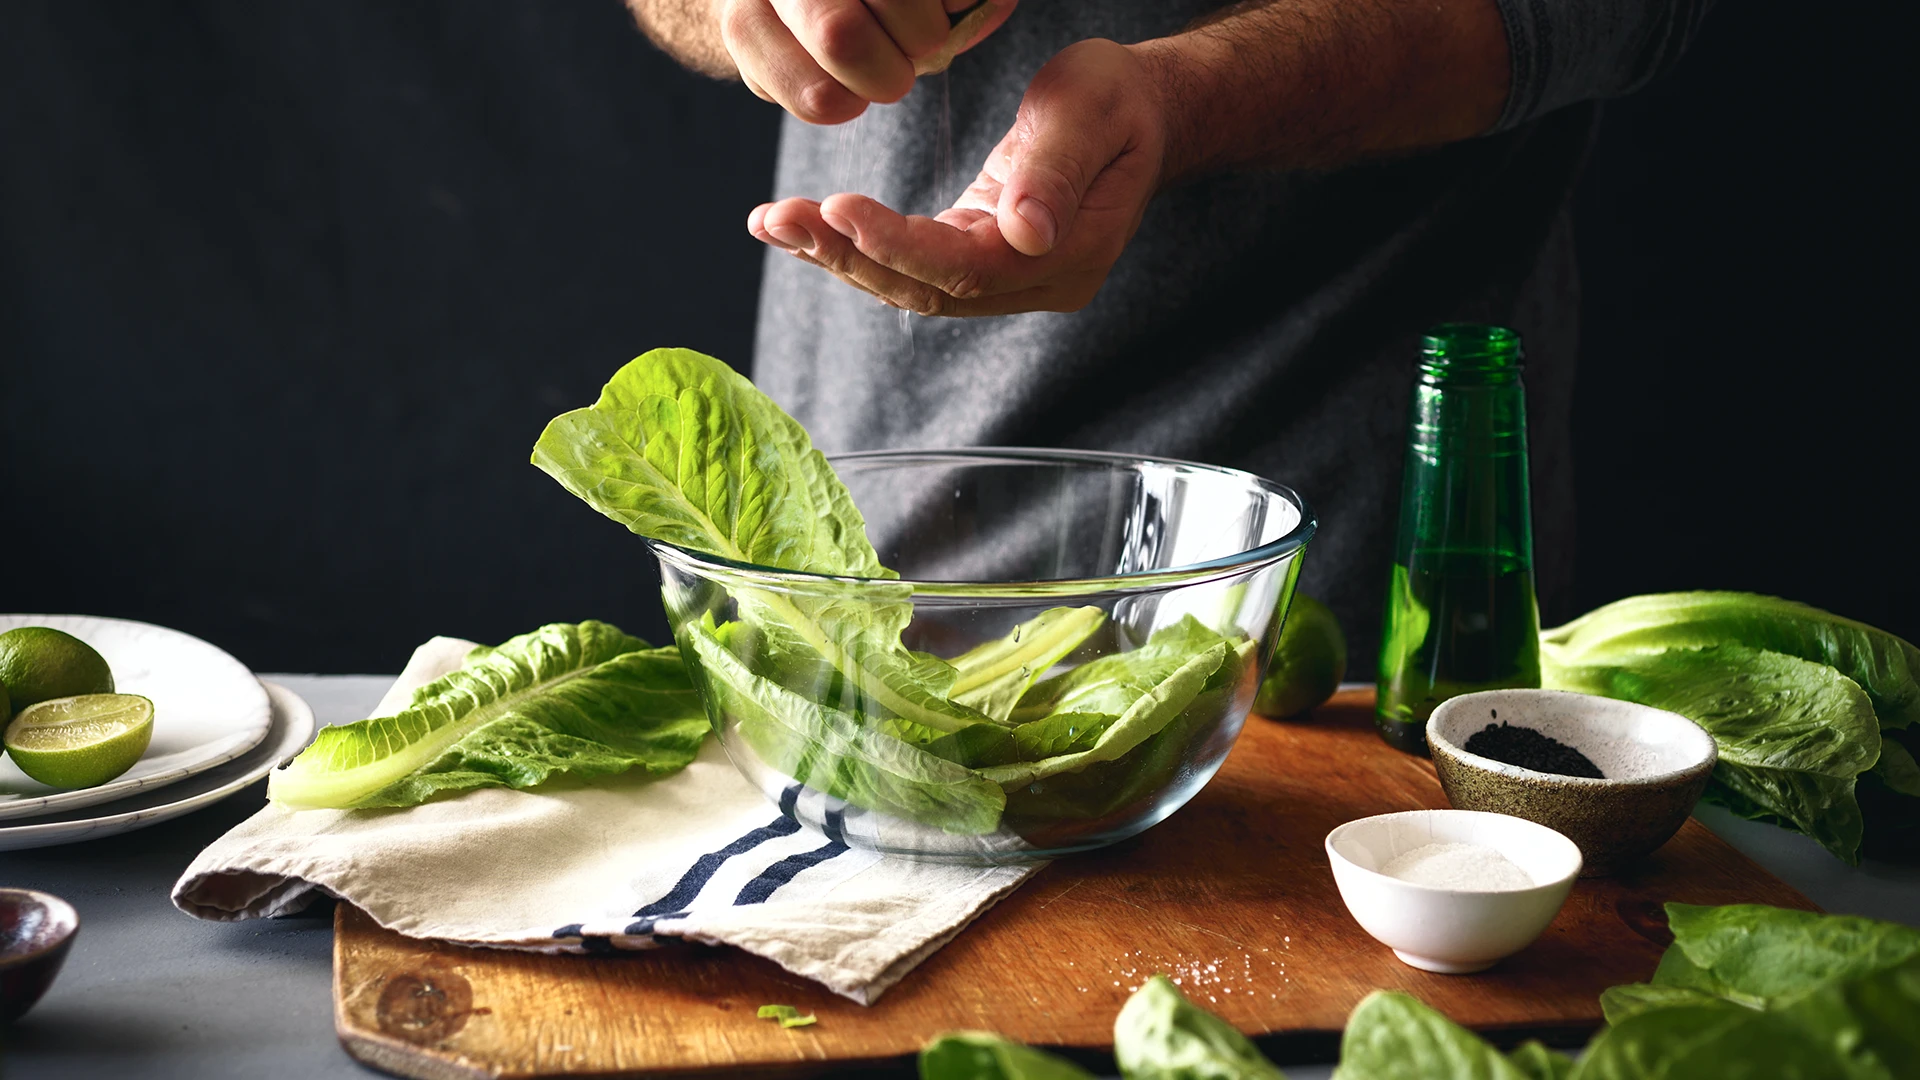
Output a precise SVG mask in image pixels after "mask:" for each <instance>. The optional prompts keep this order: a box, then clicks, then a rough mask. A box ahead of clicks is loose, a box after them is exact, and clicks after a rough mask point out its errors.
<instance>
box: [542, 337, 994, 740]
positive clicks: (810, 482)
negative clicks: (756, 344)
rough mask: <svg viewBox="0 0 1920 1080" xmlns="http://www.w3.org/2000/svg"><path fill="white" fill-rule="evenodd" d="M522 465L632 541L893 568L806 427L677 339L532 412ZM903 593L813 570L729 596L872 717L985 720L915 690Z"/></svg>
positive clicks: (872, 574)
mask: <svg viewBox="0 0 1920 1080" xmlns="http://www.w3.org/2000/svg"><path fill="white" fill-rule="evenodd" d="M533 463H534V464H535V465H538V466H539V467H540V468H541V469H543V470H545V471H546V472H547V473H548V474H549V475H551V476H552V477H553V478H554V479H556V480H558V481H559V482H560V483H561V484H562V485H563V486H565V487H566V488H567V490H569V491H571V492H573V493H574V494H575V495H578V496H579V497H580V498H582V499H584V500H586V501H587V502H588V503H589V504H590V505H592V506H593V507H594V508H595V509H596V510H599V511H600V512H601V513H603V514H605V515H607V516H608V517H610V518H612V519H614V520H615V521H618V522H620V523H621V524H623V525H625V526H626V527H627V528H629V529H631V530H632V531H634V532H636V533H639V534H640V535H642V536H647V537H651V538H653V539H655V540H660V541H664V542H666V543H669V544H674V545H677V546H679V547H682V548H688V549H691V550H694V551H701V552H705V553H707V554H710V555H717V556H720V557H721V558H724V559H729V560H732V561H735V562H741V563H750V564H755V565H759V566H767V567H774V568H777V569H782V570H797V571H804V572H808V573H814V574H824V575H844V576H852V577H858V578H867V579H880V578H893V577H896V576H897V575H895V574H894V573H893V571H891V570H889V569H887V568H886V567H885V566H882V565H881V564H880V559H879V556H878V555H877V554H875V552H874V550H873V545H872V544H871V543H870V542H869V541H868V540H867V535H866V521H865V519H864V518H862V517H861V516H860V511H859V510H858V509H857V508H855V506H854V504H853V499H852V497H851V496H850V495H849V494H848V493H847V489H846V486H845V485H844V484H842V483H841V482H840V478H839V477H838V476H836V475H835V474H834V472H833V468H832V467H831V466H830V465H828V464H827V459H826V457H825V456H824V455H822V454H821V453H820V451H818V450H817V449H814V447H813V444H812V442H811V440H809V439H808V437H807V433H806V430H805V429H804V428H802V427H801V426H800V424H799V423H798V422H797V421H795V420H794V419H793V418H792V417H791V416H788V415H787V414H786V413H785V412H783V411H781V409H780V407H779V406H778V405H776V404H774V402H773V400H772V399H771V398H768V397H767V396H766V395H765V394H763V393H761V392H760V391H759V390H758V389H757V388H755V387H754V385H753V384H752V383H751V382H749V381H748V380H747V379H746V378H745V377H744V376H742V375H740V374H739V373H738V372H736V371H734V370H733V369H732V368H730V367H728V366H727V365H726V364H724V363H721V362H720V361H718V360H715V359H714V358H713V357H710V356H706V355H704V354H701V353H697V352H693V351H692V350H689V349H655V350H653V351H652V352H649V353H647V354H645V355H643V356H640V357H638V358H636V359H635V360H633V361H631V362H630V363H628V364H627V365H626V366H625V367H622V368H621V369H620V370H619V371H617V372H615V373H614V376H613V378H612V379H611V380H609V381H608V383H607V385H606V387H605V389H604V390H602V391H601V394H600V399H599V400H598V401H596V402H595V403H594V404H593V405H592V406H590V407H588V408H584V409H575V410H573V411H572V412H568V413H563V414H561V415H560V416H557V417H555V418H554V419H553V420H552V421H551V422H550V423H548V425H547V428H546V430H545V431H543V432H542V433H541V435H540V439H539V441H538V442H537V443H535V444H534V450H533ZM911 595H912V594H911V591H910V590H909V589H908V588H907V587H906V586H904V585H903V586H901V587H899V589H898V590H897V591H894V592H892V593H890V592H889V591H888V590H887V589H886V588H884V586H882V585H880V584H879V583H877V582H875V581H865V582H859V583H842V582H836V581H832V580H830V579H825V578H823V579H821V580H819V581H817V582H814V583H812V584H811V585H809V586H807V587H804V588H803V587H794V588H790V589H755V588H744V589H739V590H736V591H735V593H734V600H735V602H736V603H737V604H738V606H739V608H740V613H741V617H742V618H743V619H745V620H746V621H748V622H751V623H755V624H764V625H767V626H769V627H772V626H778V627H781V628H784V629H785V630H788V631H791V632H792V634H793V635H794V636H795V637H797V638H798V639H800V640H801V641H803V642H804V643H805V644H806V646H807V648H808V649H809V650H811V651H812V652H813V653H814V654H816V655H818V656H820V657H821V658H822V659H823V660H825V661H826V662H827V663H828V664H830V665H831V666H832V667H834V668H835V669H836V670H838V671H839V672H840V673H841V674H842V675H843V676H845V679H846V682H847V684H848V687H849V689H850V691H851V692H852V693H854V694H857V695H858V696H859V697H860V698H861V699H864V700H870V701H872V702H874V703H875V704H876V705H877V706H878V707H879V709H880V710H882V711H883V712H884V713H885V714H887V715H892V716H898V717H901V718H903V719H907V720H911V721H913V722H914V723H917V724H921V725H923V726H926V727H931V728H936V729H939V730H941V731H948V732H952V731H958V730H960V729H962V728H964V727H966V726H968V725H970V724H974V723H979V722H982V721H985V720H986V719H987V717H986V716H985V714H983V713H981V712H979V711H978V710H977V709H973V708H971V707H969V706H966V705H963V704H959V703H957V702H954V701H951V700H949V699H948V697H947V696H946V694H945V692H944V690H942V689H936V688H934V687H931V686H929V685H928V684H927V683H926V681H925V679H924V678H923V676H924V674H925V672H923V671H921V670H920V660H919V658H918V657H917V656H916V655H915V654H913V653H910V652H908V650H907V649H905V648H904V647H903V646H902V645H901V644H900V631H901V630H902V629H904V628H905V626H906V624H907V623H908V621H909V620H911V618H912V616H913V609H912V606H911V604H910V603H908V601H909V599H910V597H911ZM863 711H864V710H863Z"/></svg>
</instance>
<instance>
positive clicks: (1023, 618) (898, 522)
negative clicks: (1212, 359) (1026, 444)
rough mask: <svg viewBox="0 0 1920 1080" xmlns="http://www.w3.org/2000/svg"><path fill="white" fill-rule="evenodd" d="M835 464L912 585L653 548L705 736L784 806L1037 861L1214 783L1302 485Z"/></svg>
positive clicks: (1016, 458) (970, 465) (1272, 635)
mask: <svg viewBox="0 0 1920 1080" xmlns="http://www.w3.org/2000/svg"><path fill="white" fill-rule="evenodd" d="M832 461H833V465H834V468H835V470H836V471H837V472H838V473H839V474H840V477H841V479H842V480H843V481H845V483H846V485H847V487H848V488H849V489H850V490H851V492H852V494H853V499H854V503H855V505H857V506H858V507H859V508H860V510H861V512H862V513H863V514H864V515H865V517H866V521H867V534H868V536H869V537H870V538H871V539H872V541H873V543H874V547H875V548H876V549H877V550H878V552H879V554H880V558H881V561H882V562H883V563H884V564H885V565H886V566H887V567H888V568H890V569H892V570H894V571H895V572H897V573H898V574H900V579H899V580H890V579H877V578H849V577H830V576H825V575H820V574H809V573H798V572H794V571H787V570H775V569H770V568H767V567H761V566H752V565H746V564H742V563H735V562H731V561H729V560H726V559H722V558H719V557H717V556H713V555H708V554H704V553H702V552H697V551H690V550H686V549H684V548H679V547H675V546H673V545H671V544H666V543H661V542H658V541H649V542H648V543H649V545H650V546H651V547H652V548H653V550H654V553H655V554H656V555H658V556H659V559H660V566H661V574H662V578H663V589H662V592H663V596H664V598H665V601H666V610H667V617H668V619H669V620H671V622H672V624H673V628H674V635H675V638H676V640H677V641H678V642H679V644H680V649H681V653H682V655H683V656H685V658H686V660H687V665H688V669H689V670H690V671H691V672H692V674H693V679H694V683H695V684H696V685H697V686H698V687H699V688H700V693H701V695H702V697H703V699H704V701H705V703H706V707H707V713H708V715H709V716H710V717H711V718H712V720H713V725H714V730H715V731H716V732H718V734H719V737H720V741H721V743H722V745H724V746H725V747H726V750H727V753H728V755H729V756H730V757H731V758H732V759H733V763H734V765H735V766H737V767H738V768H739V770H740V771H741V773H743V774H744V775H745V776H746V777H747V779H749V780H750V781H752V782H753V784H754V785H755V786H756V787H758V788H759V789H760V790H761V791H762V792H763V793H765V795H766V796H767V798H768V799H770V800H772V801H773V802H774V804H775V805H777V806H778V807H779V808H780V809H781V811H782V812H783V813H786V814H788V815H789V816H791V817H793V818H795V819H796V820H798V821H800V822H802V823H804V824H807V825H811V826H814V827H816V828H819V829H820V830H822V831H823V832H825V833H826V834H827V835H828V836H830V837H833V838H836V839H840V840H842V841H844V842H845V843H847V844H849V845H851V846H854V847H862V848H871V849H874V850H878V851H883V852H887V853H890V854H895V855H906V856H911V857H915V858H924V859H934V860H941V861H949V862H969V863H1003V862H1021V861H1028V860H1033V859H1045V858H1052V857H1054V856H1057V855H1064V854H1067V853H1070V852H1076V851H1086V850H1089V849H1092V848H1097V847H1101V846H1104V845H1107V844H1111V843H1114V842H1116V841H1119V840H1124V839H1126V838H1127V837H1129V836H1133V835H1135V834H1136V833H1139V832H1141V831H1142V830H1144V829H1147V828H1149V827H1150V826H1152V825H1154V824H1155V823H1157V822H1159V821H1161V820H1163V819H1165V818H1166V817H1167V815H1169V814H1171V813H1173V812H1174V811H1175V810H1177V809H1179V808H1180V807H1181V806H1182V805H1184V804H1185V803H1186V801H1187V800H1188V799H1190V798H1192V797H1193V795H1194V794H1195V793H1196V792H1198V791H1199V790H1200V788H1201V787H1203V786H1204V785H1205V784H1206V782H1207V781H1208V780H1209V779H1211V778H1212V776H1213V774H1214V772H1215V771H1216V770H1217V769H1218V768H1219V767H1220V763H1221V761H1223V760H1224V759H1225V758H1226V755H1227V751H1228V750H1229V749H1231V748H1232V746H1233V741H1234V739H1235V738H1236V737H1237V736H1238V735H1239V733H1240V727H1241V724H1242V723H1244V722H1245V720H1246V716H1247V710H1248V709H1249V708H1250V707H1251V705H1252V703H1253V698H1254V692H1255V690H1256V689H1257V688H1258V687H1259V685H1260V679H1261V677H1262V676H1263V675H1264V674H1265V671H1266V666H1267V660H1268V658H1269V657H1270V656H1271V654H1272V652H1273V643H1274V641H1275V639H1276V638H1277V636H1278V635H1279V632H1280V624H1281V613H1282V612H1283V611H1284V610H1285V608H1286V604H1287V601H1288V600H1289V599H1290V598H1291V596H1292V593H1293V584H1294V580H1295V578H1296V577H1297V576H1298V573H1299V567H1300V556H1301V552H1302V551H1303V550H1304V549H1305V547H1306V543H1307V540H1308V539H1309V538H1310V537H1311V536H1312V535H1313V531H1314V520H1313V515H1312V513H1311V511H1310V510H1309V509H1308V508H1307V505H1306V503H1305V502H1304V501H1303V500H1302V499H1301V498H1300V497H1299V496H1298V495H1296V494H1295V493H1294V492H1293V491H1291V490H1289V489H1288V488H1286V487H1283V486H1281V485H1279V484H1275V483H1272V482H1271V481H1268V480H1263V479H1261V478H1260V477H1257V476H1253V475H1251V474H1248V473H1244V472H1239V471H1236V470H1232V469H1222V468H1215V467H1212V466H1207V465H1196V464H1191V463H1188V462H1182V461H1169V460H1159V459H1153V458H1142V457H1131V456H1125V455H1119V454H1101V453H1090V452H1077V451H1076V452H1069V451H1051V450H1005V449H978V450H956V451H886V452H875V453H858V454H845V455H841V456H838V457H835V458H833V459H832ZM1049 613H1050V614H1049ZM1032 620H1037V621H1032ZM896 631H897V633H896ZM1082 635H1084V637H1082ZM976 647H979V649H978V651H973V650H976ZM934 657H939V658H945V659H947V660H957V661H958V663H957V664H955V665H953V666H948V665H946V664H944V663H936V662H934V661H933V658H934ZM1095 662H1099V663H1100V665H1101V666H1099V667H1095V668H1089V669H1088V670H1086V671H1078V669H1080V668H1082V667H1084V666H1086V665H1088V664H1092V663H1095ZM952 700H958V701H960V702H961V703H963V705H964V706H965V707H960V706H955V705H952V704H948V703H947V702H949V701H952ZM953 714H960V715H959V717H958V718H956V716H955V715H953ZM920 721H925V722H924V723H923V722H920ZM1035 761H1040V762H1041V764H1040V765H1035V764H1033V763H1034V762H1035Z"/></svg>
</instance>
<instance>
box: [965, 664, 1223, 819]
mask: <svg viewBox="0 0 1920 1080" xmlns="http://www.w3.org/2000/svg"><path fill="white" fill-rule="evenodd" d="M1229 653H1230V650H1229V649H1228V648H1227V644H1226V642H1224V641H1221V642H1217V643H1215V644H1214V645H1213V646H1211V647H1210V648H1208V649H1206V650H1205V651H1204V652H1200V653H1198V654H1195V655H1193V656H1190V657H1188V658H1187V659H1186V662H1184V663H1182V664H1180V665H1179V666H1178V667H1176V668H1174V669H1173V670H1172V671H1169V672H1168V673H1167V675H1166V677H1165V678H1163V679H1161V680H1160V681H1159V682H1157V683H1155V684H1153V685H1152V686H1150V687H1146V688H1144V689H1142V690H1141V691H1140V692H1139V693H1138V694H1137V695H1135V696H1134V697H1133V699H1132V701H1131V703H1130V704H1128V705H1127V707H1126V711H1125V712H1123V713H1121V714H1120V716H1119V718H1118V719H1116V720H1114V721H1113V723H1112V724H1110V725H1108V726H1107V727H1106V728H1105V729H1104V730H1103V731H1101V732H1100V737H1099V738H1098V739H1096V740H1094V743H1093V745H1092V746H1090V747H1088V748H1087V749H1085V750H1080V751H1076V752H1074V753H1068V754H1060V755H1056V756H1054V757H1048V758H1041V759H1039V760H1038V761H1021V762H1015V763H1013V764H1009V765H996V766H992V767H989V768H985V769H982V770H980V772H981V775H983V776H985V777H986V778H987V779H989V780H992V781H993V782H994V783H996V784H999V785H1001V786H1002V787H1007V788H1015V787H1025V786H1027V785H1028V784H1031V783H1033V782H1034V781H1035V780H1040V779H1044V778H1046V777H1049V776H1054V775H1056V774H1058V773H1063V772H1072V771H1074V770H1076V769H1083V768H1085V767H1087V766H1088V765H1093V764H1097V763H1099V762H1103V761H1113V760H1115V759H1116V758H1119V757H1121V756H1122V755H1124V754H1126V753H1127V752H1128V751H1131V750H1132V749H1133V748H1134V747H1136V746H1139V745H1140V744H1141V743H1143V742H1145V741H1147V740H1148V739H1149V738H1152V737H1153V736H1155V735H1157V734H1159V733H1160V729H1162V728H1164V727H1166V726H1167V725H1168V724H1169V723H1172V722H1173V719H1174V717H1177V716H1179V715H1180V714H1181V713H1182V712H1184V711H1185V710H1186V708H1187V706H1189V705H1191V704H1193V700H1194V699H1195V698H1197V697H1199V696H1200V691H1201V689H1202V688H1203V687H1205V686H1206V683H1207V678H1208V677H1209V676H1211V675H1212V674H1213V673H1214V672H1215V671H1217V670H1219V668H1220V665H1221V663H1222V662H1223V661H1225V660H1226V658H1227V656H1228V655H1229ZM1132 655H1135V654H1134V653H1120V654H1117V655H1115V656H1109V657H1105V658H1103V660H1096V661H1094V663H1096V664H1097V663H1102V662H1104V660H1116V659H1120V658H1123V657H1127V656H1132ZM1086 666H1088V667H1091V666H1093V665H1092V664H1089V665H1086Z"/></svg>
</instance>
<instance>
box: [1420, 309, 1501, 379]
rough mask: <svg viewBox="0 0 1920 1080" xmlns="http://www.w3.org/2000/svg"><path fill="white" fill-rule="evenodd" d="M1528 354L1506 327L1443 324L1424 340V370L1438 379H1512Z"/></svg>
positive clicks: (1422, 367)
mask: <svg viewBox="0 0 1920 1080" xmlns="http://www.w3.org/2000/svg"><path fill="white" fill-rule="evenodd" d="M1524 356H1525V350H1523V349H1522V348H1521V345H1520V335H1519V334H1517V333H1515V332H1513V331H1512V330H1509V329H1507V328H1506V327H1504V326H1487V325H1483V324H1481V323H1442V324H1440V325H1439V326H1436V327H1434V328H1433V329H1431V330H1429V331H1427V333H1426V336H1425V337H1423V338H1421V339H1420V369H1421V371H1422V372H1423V373H1424V374H1426V375H1429V376H1432V377H1434V378H1445V379H1458V378H1462V377H1465V378H1476V377H1477V378H1482V379H1486V378H1492V379H1500V380H1502V381H1504V380H1505V379H1508V378H1512V377H1514V376H1516V375H1518V374H1520V369H1521V368H1522V367H1523V366H1524V365H1523V364H1522V363H1521V360H1522V358H1523V357H1524Z"/></svg>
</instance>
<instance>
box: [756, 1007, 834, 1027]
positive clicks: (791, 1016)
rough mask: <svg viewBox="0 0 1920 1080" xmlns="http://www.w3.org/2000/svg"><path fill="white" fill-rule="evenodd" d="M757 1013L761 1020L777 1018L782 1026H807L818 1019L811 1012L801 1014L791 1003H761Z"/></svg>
mask: <svg viewBox="0 0 1920 1080" xmlns="http://www.w3.org/2000/svg"><path fill="white" fill-rule="evenodd" d="M757 1015H758V1017H759V1019H761V1020H778V1021H780V1026H781V1027H783V1028H797V1027H809V1026H811V1025H813V1024H815V1023H817V1022H818V1021H819V1019H820V1018H819V1017H817V1016H815V1015H813V1014H812V1013H808V1014H806V1015H805V1016H802V1015H800V1010H799V1009H796V1008H794V1007H793V1006H791V1005H762V1006H760V1011H759V1013H758V1014H757Z"/></svg>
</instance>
